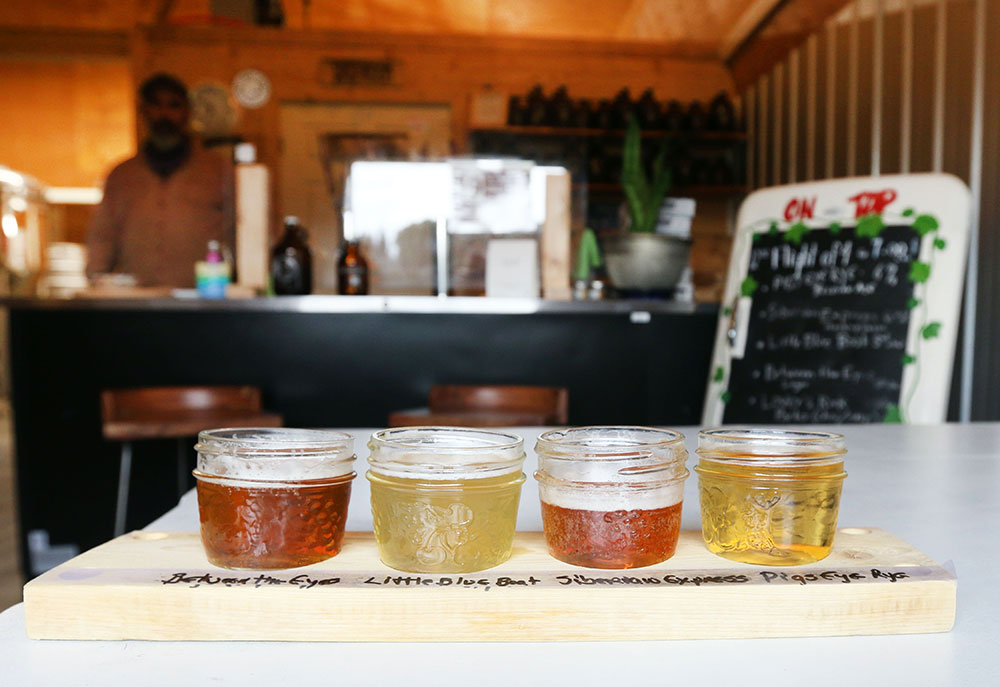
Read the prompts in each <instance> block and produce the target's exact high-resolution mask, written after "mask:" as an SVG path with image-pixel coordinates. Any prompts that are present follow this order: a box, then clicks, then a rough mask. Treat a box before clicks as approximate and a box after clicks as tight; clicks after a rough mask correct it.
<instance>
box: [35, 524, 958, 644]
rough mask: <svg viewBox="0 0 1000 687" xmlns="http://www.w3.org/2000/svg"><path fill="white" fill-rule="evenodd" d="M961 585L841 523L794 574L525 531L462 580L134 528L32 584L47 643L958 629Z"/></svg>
mask: <svg viewBox="0 0 1000 687" xmlns="http://www.w3.org/2000/svg"><path fill="white" fill-rule="evenodd" d="M532 580H534V582H533V581H532ZM602 580H603V581H602ZM955 590H956V582H955V579H954V577H953V576H952V575H950V574H949V573H947V572H946V571H944V570H943V569H941V568H940V567H938V566H937V565H936V564H935V563H934V562H933V561H932V560H930V559H929V558H927V556H925V555H924V554H922V553H920V552H919V551H917V550H916V549H914V548H913V547H911V546H909V545H908V544H906V543H905V542H903V541H901V540H899V539H897V538H895V537H893V536H892V535H890V534H887V533H886V532H883V531H880V530H869V529H843V530H840V531H839V533H838V535H837V541H836V544H835V547H834V550H833V553H832V554H831V555H830V556H829V557H828V558H827V559H825V560H823V561H821V562H819V563H815V564H812V565H807V566H799V567H795V568H763V567H759V566H752V565H741V564H739V563H733V562H730V561H727V560H725V559H722V558H720V557H717V556H715V555H713V554H711V553H709V552H708V551H707V550H706V549H705V547H704V544H703V543H702V541H701V536H700V533H698V532H690V531H689V532H682V533H681V539H680V542H679V544H678V548H677V553H676V554H675V555H674V557H673V558H671V559H670V560H668V561H666V562H664V563H662V564H659V565H656V566H652V567H649V568H640V569H636V570H592V569H588V568H579V567H575V566H571V565H568V564H565V563H561V562H559V561H556V560H555V559H553V558H551V557H550V556H549V555H548V553H547V552H546V549H545V542H544V537H543V535H542V534H541V533H539V532H524V533H519V534H518V535H517V536H516V539H515V543H514V552H513V555H512V556H511V559H510V560H509V561H507V562H506V563H504V564H502V565H500V566H498V567H496V568H492V569H490V570H486V571H482V572H475V573H467V574H451V575H441V574H420V573H404V572H398V571H395V570H391V569H389V568H387V567H385V566H384V565H382V564H381V563H380V562H379V560H378V556H377V552H376V547H375V542H374V538H373V535H372V534H371V533H360V532H356V533H350V532H349V533H348V534H347V536H346V539H345V542H344V548H343V550H342V551H341V553H340V555H338V556H337V557H335V558H333V559H330V560H328V561H324V562H323V563H318V564H315V565H312V566H306V567H302V568H296V569H293V570H284V571H277V572H276V571H227V570H222V569H219V568H215V567H213V566H211V565H210V564H209V563H208V562H207V560H206V559H205V556H204V553H203V551H202V548H201V542H200V540H199V537H198V535H197V534H194V533H184V534H170V533H165V532H133V533H131V534H128V535H125V536H123V537H119V538H118V539H115V540H113V541H111V542H108V543H106V544H104V545H102V546H99V547H97V548H96V549H92V550H91V551H88V552H87V553H85V554H83V555H81V556H78V557H77V558H75V559H73V560H71V561H69V562H67V563H65V564H63V565H62V566H60V567H58V568H55V569H53V570H51V571H49V572H48V573H46V574H45V575H43V576H41V577H40V578H37V579H36V580H33V581H32V582H30V583H29V584H28V585H27V586H26V587H25V605H26V616H27V632H28V636H29V637H32V638H35V639H150V640H274V641H558V640H638V639H694V638H724V637H730V638H733V637H794V636H825V635H856V634H896V633H917V632H945V631H948V630H949V629H951V627H952V624H953V622H954V617H955Z"/></svg>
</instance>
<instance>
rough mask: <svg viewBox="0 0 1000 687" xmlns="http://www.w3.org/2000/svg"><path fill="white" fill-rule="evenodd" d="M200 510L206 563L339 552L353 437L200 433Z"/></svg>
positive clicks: (284, 561)
mask: <svg viewBox="0 0 1000 687" xmlns="http://www.w3.org/2000/svg"><path fill="white" fill-rule="evenodd" d="M195 448H196V450H197V451H198V467H197V469H196V470H195V471H194V476H195V477H196V478H197V480H198V512H199V516H200V518H201V540H202V543H203V544H204V547H205V554H206V555H207V556H208V560H209V562H211V563H213V564H214V565H218V566H220V567H223V568H233V569H265V570H268V569H270V570H274V569H281V568H294V567H298V566H301V565H309V564H311V563H317V562H319V561H322V560H325V559H327V558H330V557H331V556H335V555H337V553H339V552H340V547H341V544H342V543H343V540H344V524H345V522H346V520H347V506H348V502H349V501H350V497H351V481H352V480H353V479H354V477H355V472H354V469H353V463H354V460H355V455H354V438H353V437H351V435H349V434H344V433H342V432H330V431H320V430H310V429H291V428H261V429H212V430H206V431H204V432H201V433H200V434H199V435H198V444H197V446H195Z"/></svg>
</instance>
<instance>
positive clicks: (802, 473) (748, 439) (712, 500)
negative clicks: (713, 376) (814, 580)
mask: <svg viewBox="0 0 1000 687" xmlns="http://www.w3.org/2000/svg"><path fill="white" fill-rule="evenodd" d="M697 453H698V455H699V456H700V458H699V461H698V465H697V466H696V467H695V472H697V473H698V491H699V496H700V499H701V531H702V535H703V536H704V538H705V545H706V546H707V547H708V550H709V551H711V552H713V553H715V554H718V555H719V556H722V557H723V558H728V559H730V560H733V561H739V562H741V563H753V564H757V565H801V564H804V563H812V562H814V561H818V560H821V559H823V558H825V557H826V556H827V555H829V553H830V549H831V548H832V547H833V537H834V533H835V532H836V529H837V512H838V510H839V508H840V492H841V487H842V485H843V482H844V478H845V477H846V476H847V473H846V472H844V454H845V453H847V449H846V448H845V445H844V437H843V436H841V435H840V434H833V433H830V432H811V431H800V430H784V429H711V430H705V431H702V432H701V433H700V434H699V436H698V451H697Z"/></svg>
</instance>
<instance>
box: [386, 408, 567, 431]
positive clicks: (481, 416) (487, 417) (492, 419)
mask: <svg viewBox="0 0 1000 687" xmlns="http://www.w3.org/2000/svg"><path fill="white" fill-rule="evenodd" d="M547 424H551V421H550V417H549V416H548V415H546V414H545V413H527V412H524V413H521V412H501V411H487V410H469V411H464V412H463V411H459V410H453V411H450V412H440V413H435V412H432V411H431V410H430V408H413V409H412V410H397V411H395V412H393V413H390V414H389V426H390V427H418V426H446V427H538V426H540V425H547Z"/></svg>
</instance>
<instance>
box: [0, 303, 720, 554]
mask: <svg viewBox="0 0 1000 687" xmlns="http://www.w3.org/2000/svg"><path fill="white" fill-rule="evenodd" d="M3 305H4V306H5V307H6V308H7V309H8V311H9V320H8V326H9V331H8V344H9V347H10V349H9V355H10V363H11V372H12V377H11V382H12V384H11V386H12V389H11V397H12V399H11V400H12V408H13V415H14V432H15V441H16V444H15V445H16V452H17V458H16V465H17V474H18V485H19V500H20V517H21V523H20V524H21V532H22V533H27V532H30V531H32V530H36V529H40V530H45V531H47V532H48V533H49V534H50V536H51V539H52V542H53V544H61V543H73V544H76V545H78V546H80V547H81V548H82V549H86V548H89V547H91V546H93V545H96V544H98V543H100V542H102V541H105V540H107V539H108V538H110V537H111V534H112V526H113V519H114V503H115V490H116V486H117V480H118V461H119V454H118V447H117V445H115V444H112V443H108V442H105V441H103V440H102V437H101V418H100V403H99V396H100V392H101V390H103V389H113V388H127V387H141V386H173V385H234V384H241V385H242V384H248V385H253V386H257V387H259V388H260V389H261V391H262V394H263V398H264V405H265V408H266V409H267V410H270V411H274V412H279V413H282V414H283V415H284V417H285V424H286V425H288V426H303V427H381V426H384V425H385V423H386V419H387V416H388V414H389V412H390V411H392V410H396V409H403V408H412V407H416V406H422V405H426V399H427V393H428V391H429V390H430V387H431V385H432V384H439V383H441V384H541V385H550V386H564V387H566V388H567V389H569V414H570V423H571V424H575V425H584V424H617V423H626V424H647V425H691V424H697V423H698V422H699V420H700V416H701V407H702V401H703V396H704V391H705V384H706V379H707V375H708V366H709V361H710V355H711V349H712V339H713V336H714V331H715V322H716V315H717V312H718V309H717V306H714V305H698V306H695V305H690V304H679V303H672V302H660V301H603V302H562V301H543V300H528V299H525V300H522V299H486V298H435V297H406V296H400V297H382V296H361V297H344V296H302V297H281V298H269V299H231V300H221V301H206V300H195V299H170V298H162V299H160V298H157V299H120V300H108V299H72V300H39V299H7V300H5V301H3ZM366 440H367V437H357V447H358V453H359V455H360V456H361V457H364V456H365V455H366V451H365V449H364V443H365V441H366ZM173 455H174V454H173V443H172V442H156V441H151V442H142V443H139V444H137V445H136V448H135V458H134V462H133V475H132V494H131V500H130V504H129V520H128V526H129V527H140V526H142V525H144V524H145V523H146V522H148V521H149V520H151V519H152V518H155V517H157V516H158V515H159V514H160V513H162V512H164V511H165V510H167V509H168V508H170V507H172V506H173V505H174V504H175V503H176V497H177V495H176V478H174V477H173V475H174V474H175V465H174V458H173ZM193 460H194V458H193V453H192V466H193ZM24 560H25V562H26V565H25V568H26V569H29V572H30V565H28V564H27V563H28V561H29V558H28V556H27V549H25V558H24Z"/></svg>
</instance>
